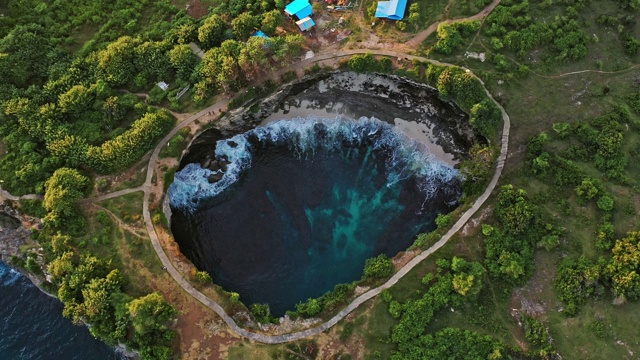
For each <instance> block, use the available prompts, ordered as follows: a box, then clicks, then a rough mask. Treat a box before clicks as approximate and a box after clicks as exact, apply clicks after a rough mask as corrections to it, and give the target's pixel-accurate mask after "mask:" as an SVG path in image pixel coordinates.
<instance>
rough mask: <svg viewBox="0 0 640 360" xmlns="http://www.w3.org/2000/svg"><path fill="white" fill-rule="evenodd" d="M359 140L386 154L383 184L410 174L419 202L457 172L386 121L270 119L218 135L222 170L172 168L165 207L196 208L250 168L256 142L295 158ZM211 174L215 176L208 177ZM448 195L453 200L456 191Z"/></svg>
mask: <svg viewBox="0 0 640 360" xmlns="http://www.w3.org/2000/svg"><path fill="white" fill-rule="evenodd" d="M365 145H366V146H369V147H371V148H372V149H373V151H374V152H383V153H384V154H385V155H386V156H385V157H384V158H385V159H386V160H385V162H386V163H385V169H386V178H387V184H386V185H387V186H388V187H389V186H393V185H394V184H395V183H397V182H399V181H402V180H405V179H408V178H410V177H413V179H415V181H416V182H417V184H418V187H419V189H420V192H421V193H422V195H423V196H424V201H426V200H428V199H429V198H430V197H431V196H433V195H434V194H436V192H437V191H438V190H440V191H442V190H443V189H442V186H443V185H445V184H448V183H450V182H452V181H455V180H456V179H457V178H458V177H459V176H460V174H459V172H458V170H456V169H454V168H452V167H451V166H449V165H447V164H446V163H444V162H442V161H440V160H439V159H437V158H436V157H435V156H434V155H432V154H431V153H429V152H428V149H427V147H426V146H424V145H423V144H421V143H419V142H417V141H415V140H412V139H410V138H408V137H407V136H406V135H405V134H404V133H403V132H402V131H401V130H399V129H397V128H396V127H394V126H392V125H390V124H388V123H386V122H383V121H380V120H377V119H375V118H366V117H363V118H360V119H358V120H350V119H342V118H336V119H328V118H316V117H307V118H298V119H291V120H281V121H278V122H273V123H270V124H269V125H267V126H265V127H257V128H254V129H252V130H250V131H248V132H246V133H243V134H239V135H236V136H234V137H232V138H230V139H225V140H219V141H218V142H217V143H216V147H215V159H212V161H213V160H217V161H219V162H221V163H224V164H225V165H226V166H224V167H226V169H224V170H226V171H223V169H219V170H211V169H210V168H207V167H205V166H202V164H199V163H190V164H188V165H186V166H185V167H184V168H183V169H182V170H181V171H179V172H177V173H176V175H175V179H174V182H173V183H172V184H171V186H170V188H169V198H170V203H171V207H172V208H179V209H182V210H183V211H186V212H188V213H194V212H195V211H197V209H198V208H199V205H200V204H201V203H202V202H203V201H204V200H206V199H211V198H213V197H215V196H217V195H219V194H221V193H222V192H223V191H224V190H225V189H227V188H229V187H230V186H231V185H233V184H234V183H236V182H237V181H238V180H239V179H240V178H241V176H242V174H243V172H244V171H246V170H247V169H249V168H251V164H252V161H253V156H254V154H255V151H256V149H258V148H260V147H268V146H286V147H287V148H288V149H289V150H290V151H292V152H293V153H294V154H296V156H297V157H299V158H309V157H312V156H313V155H314V153H315V152H316V151H317V150H319V149H323V150H330V151H331V150H336V151H341V150H344V149H345V148H349V147H359V146H365ZM212 175H217V178H216V180H215V181H213V182H212V181H210V178H211V176H212ZM446 188H448V187H446ZM445 190H446V189H445ZM451 191H455V192H458V191H459V189H452V190H451ZM448 195H450V196H449V198H450V199H451V202H452V203H451V204H450V205H453V203H455V201H456V200H457V198H458V195H459V194H457V193H456V194H448Z"/></svg>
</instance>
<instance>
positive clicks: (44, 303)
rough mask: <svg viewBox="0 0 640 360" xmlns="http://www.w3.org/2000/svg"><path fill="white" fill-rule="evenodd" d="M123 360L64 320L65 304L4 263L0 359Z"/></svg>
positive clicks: (0, 274)
mask: <svg viewBox="0 0 640 360" xmlns="http://www.w3.org/2000/svg"><path fill="white" fill-rule="evenodd" d="M29 359H38V360H48V359H51V360H58V359H60V360H67V359H78V360H84V359H91V360H103V359H104V360H107V359H123V357H122V356H121V355H120V354H117V353H116V352H115V351H114V350H113V349H112V348H110V347H109V346H107V345H106V344H104V343H102V342H100V341H99V340H97V339H95V338H93V337H92V336H91V334H90V333H89V330H88V329H87V328H86V327H83V326H76V325H73V323H72V322H71V321H69V320H68V319H65V318H64V317H62V304H61V303H60V302H59V301H58V300H56V299H55V298H52V297H50V296H48V295H46V294H43V293H42V292H41V291H40V290H39V289H38V288H37V287H36V286H35V285H33V284H32V283H31V281H30V280H29V279H28V278H26V277H25V276H23V275H21V274H20V273H18V272H16V271H14V270H13V269H11V268H10V267H8V266H7V265H6V264H5V263H3V262H2V261H0V360H29Z"/></svg>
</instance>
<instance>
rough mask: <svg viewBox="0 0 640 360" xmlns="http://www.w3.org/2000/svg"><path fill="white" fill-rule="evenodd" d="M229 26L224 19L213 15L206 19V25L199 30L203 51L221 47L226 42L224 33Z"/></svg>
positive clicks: (199, 39)
mask: <svg viewBox="0 0 640 360" xmlns="http://www.w3.org/2000/svg"><path fill="white" fill-rule="evenodd" d="M226 29H227V24H226V23H225V22H224V20H223V19H222V17H221V16H220V15H217V14H213V15H211V16H209V17H208V18H206V19H205V21H204V23H203V24H202V26H200V28H198V41H200V45H202V48H203V49H205V50H206V49H211V48H214V47H216V46H219V45H220V44H221V43H222V41H224V32H225V30H226Z"/></svg>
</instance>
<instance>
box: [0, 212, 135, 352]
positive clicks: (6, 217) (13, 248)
mask: <svg viewBox="0 0 640 360" xmlns="http://www.w3.org/2000/svg"><path fill="white" fill-rule="evenodd" d="M41 224H42V223H41V221H40V219H37V218H34V217H31V216H28V215H25V214H22V213H20V212H19V210H17V209H16V207H15V205H14V204H13V203H12V201H11V200H6V201H5V202H4V203H2V204H1V205H0V259H1V260H2V261H3V262H4V263H5V264H7V265H9V266H11V267H12V268H14V269H16V270H17V271H19V272H20V273H21V274H22V275H24V276H26V277H27V278H28V279H29V280H30V281H31V282H32V283H33V285H35V286H36V287H37V288H38V289H39V290H40V291H41V292H42V293H44V294H45V295H47V296H50V297H53V298H56V299H57V296H55V295H54V294H51V293H50V292H48V291H46V290H45V289H44V288H43V287H42V284H43V283H44V282H45V281H46V278H45V276H43V275H37V274H33V273H31V272H29V271H27V270H26V269H23V268H20V267H16V266H15V264H12V257H14V256H18V257H23V256H24V253H23V251H22V248H23V247H24V246H27V245H33V246H34V247H35V246H38V251H37V252H38V254H41V250H42V249H41V248H40V247H39V245H38V244H36V243H35V242H34V241H33V240H31V229H33V228H39V227H40V226H41ZM38 262H40V263H41V265H42V264H43V263H42V258H41V256H40V255H39V256H38ZM114 349H115V351H116V352H117V353H119V354H121V355H122V356H123V357H124V358H126V359H127V360H135V359H139V358H140V355H139V354H138V353H137V352H134V351H128V350H127V349H126V348H125V347H124V346H123V345H118V346H115V347H114Z"/></svg>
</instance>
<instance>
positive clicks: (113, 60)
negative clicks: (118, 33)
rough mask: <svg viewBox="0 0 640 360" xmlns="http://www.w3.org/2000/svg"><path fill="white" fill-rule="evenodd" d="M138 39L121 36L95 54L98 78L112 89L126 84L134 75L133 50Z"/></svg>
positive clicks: (134, 54)
mask: <svg viewBox="0 0 640 360" xmlns="http://www.w3.org/2000/svg"><path fill="white" fill-rule="evenodd" d="M139 44H140V40H139V39H135V38H132V37H129V36H123V37H121V38H119V39H117V40H116V41H114V42H112V43H109V45H107V47H106V48H105V49H104V50H101V51H98V52H97V53H96V54H95V60H96V62H97V63H96V70H97V75H98V78H99V79H101V80H104V81H106V82H107V83H108V84H109V85H111V86H113V87H118V86H123V85H125V84H127V83H128V82H129V81H130V80H131V79H133V78H134V76H135V74H136V67H135V58H136V52H135V48H136V47H137V46H138V45H139Z"/></svg>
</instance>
